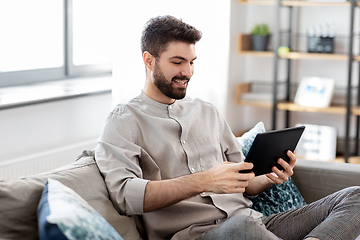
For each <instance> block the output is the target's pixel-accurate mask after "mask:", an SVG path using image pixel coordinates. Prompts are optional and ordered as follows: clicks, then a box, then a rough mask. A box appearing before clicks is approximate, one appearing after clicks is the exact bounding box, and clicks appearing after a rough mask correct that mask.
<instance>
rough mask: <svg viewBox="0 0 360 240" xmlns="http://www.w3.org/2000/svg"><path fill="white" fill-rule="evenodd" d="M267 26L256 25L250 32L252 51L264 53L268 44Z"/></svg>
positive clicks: (268, 33) (263, 24) (268, 31)
mask: <svg viewBox="0 0 360 240" xmlns="http://www.w3.org/2000/svg"><path fill="white" fill-rule="evenodd" d="M269 38H270V30H269V25H267V24H265V23H262V24H256V25H255V26H254V27H253V28H252V30H251V44H252V50H253V51H266V50H267V46H268V44H269Z"/></svg>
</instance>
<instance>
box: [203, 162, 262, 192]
mask: <svg viewBox="0 0 360 240" xmlns="http://www.w3.org/2000/svg"><path fill="white" fill-rule="evenodd" d="M253 166H254V165H253V164H252V163H248V162H242V163H230V162H224V163H222V164H220V165H217V166H215V167H212V168H211V169H209V170H208V171H205V172H203V173H204V174H205V176H206V177H205V179H204V180H206V181H205V182H204V184H206V185H207V186H206V187H205V189H207V190H206V192H213V193H217V194H224V193H244V192H245V188H246V187H247V186H248V184H249V180H251V179H253V178H254V177H255V174H254V173H252V172H251V173H239V171H240V170H251V169H252V168H253Z"/></svg>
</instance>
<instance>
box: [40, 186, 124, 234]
mask: <svg viewBox="0 0 360 240" xmlns="http://www.w3.org/2000/svg"><path fill="white" fill-rule="evenodd" d="M37 213H38V214H37V216H38V224H39V237H40V239H41V240H54V239H65V240H67V239H107V240H110V239H111V240H123V239H122V238H121V236H120V235H119V234H118V233H117V232H116V231H115V229H114V228H113V227H112V226H111V225H110V224H109V223H108V222H107V221H106V220H105V219H104V218H103V217H102V216H101V215H100V214H99V213H98V212H96V211H95V210H94V209H93V208H92V207H91V206H90V205H89V204H88V203H87V202H86V201H85V200H84V199H83V198H81V197H80V196H79V195H78V194H77V193H76V192H74V191H73V190H72V189H71V188H68V187H66V186H65V185H63V184H62V183H60V182H59V181H57V180H54V179H48V182H47V183H46V185H45V187H44V190H43V193H42V195H41V200H40V203H39V206H38V211H37Z"/></svg>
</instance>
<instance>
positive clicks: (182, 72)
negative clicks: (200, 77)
mask: <svg viewBox="0 0 360 240" xmlns="http://www.w3.org/2000/svg"><path fill="white" fill-rule="evenodd" d="M195 59H196V55H195V46H194V44H188V43H182V42H172V43H170V44H169V46H168V47H167V49H166V51H165V52H163V53H162V54H161V55H160V56H159V57H158V58H157V59H156V61H155V66H154V71H153V84H154V85H155V86H156V87H157V88H158V89H159V91H160V92H161V93H162V94H163V95H165V96H166V97H167V98H169V99H182V98H184V97H185V95H186V88H187V86H188V82H189V81H190V78H191V76H192V75H193V73H194V60H195Z"/></svg>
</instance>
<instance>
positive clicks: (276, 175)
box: [266, 150, 296, 184]
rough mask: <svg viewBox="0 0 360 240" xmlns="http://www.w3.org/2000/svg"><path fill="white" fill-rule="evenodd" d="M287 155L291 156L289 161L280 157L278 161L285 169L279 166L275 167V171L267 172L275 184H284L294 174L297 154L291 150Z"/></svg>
mask: <svg viewBox="0 0 360 240" xmlns="http://www.w3.org/2000/svg"><path fill="white" fill-rule="evenodd" d="M287 155H288V157H289V158H290V161H289V163H287V162H286V161H284V160H283V159H281V158H279V159H278V163H279V164H280V165H281V166H282V167H283V168H284V170H282V171H281V170H279V169H278V168H277V167H273V168H272V171H273V172H272V173H269V174H266V177H268V178H269V179H270V180H271V181H272V183H273V184H282V183H284V182H286V181H288V180H289V177H291V176H292V175H293V174H294V172H293V169H294V167H295V163H296V156H295V154H294V153H292V152H291V151H290V150H289V151H287Z"/></svg>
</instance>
